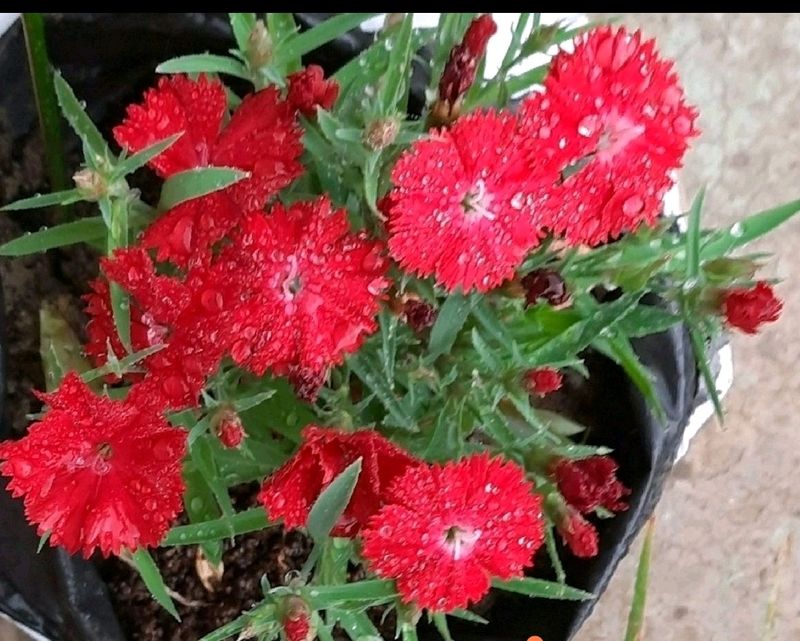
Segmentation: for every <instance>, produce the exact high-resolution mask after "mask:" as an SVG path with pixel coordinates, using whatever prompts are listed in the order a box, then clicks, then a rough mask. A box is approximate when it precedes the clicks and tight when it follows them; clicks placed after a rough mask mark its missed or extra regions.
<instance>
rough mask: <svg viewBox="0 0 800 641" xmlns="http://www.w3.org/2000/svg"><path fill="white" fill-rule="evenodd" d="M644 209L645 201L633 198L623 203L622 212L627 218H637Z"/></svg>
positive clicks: (637, 197)
mask: <svg viewBox="0 0 800 641" xmlns="http://www.w3.org/2000/svg"><path fill="white" fill-rule="evenodd" d="M643 208H644V200H642V198H641V196H631V197H630V198H628V199H626V200H625V202H623V203H622V211H623V212H625V214H626V215H627V216H635V215H636V214H638V213H639V212H641V211H642V209H643Z"/></svg>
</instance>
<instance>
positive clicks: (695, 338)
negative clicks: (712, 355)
mask: <svg viewBox="0 0 800 641" xmlns="http://www.w3.org/2000/svg"><path fill="white" fill-rule="evenodd" d="M684 319H686V317H684ZM689 339H690V340H691V343H692V351H693V352H694V359H695V361H697V369H699V370H700V376H702V378H703V382H704V383H705V386H706V391H707V392H708V395H709V397H710V398H711V402H712V403H713V404H714V412H715V413H716V415H717V418H718V419H719V420H720V422H722V421H723V420H724V414H723V411H722V399H721V398H720V397H719V392H718V391H717V381H716V380H715V379H714V373H713V372H712V371H711V365H710V364H709V362H708V350H707V349H706V339H705V337H704V336H703V334H702V332H701V331H700V329H699V328H698V327H697V326H695V325H694V324H693V323H691V322H690V323H689Z"/></svg>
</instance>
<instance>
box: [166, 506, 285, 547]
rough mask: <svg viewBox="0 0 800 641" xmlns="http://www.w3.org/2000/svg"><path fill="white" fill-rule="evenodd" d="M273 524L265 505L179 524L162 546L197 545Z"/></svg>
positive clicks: (254, 530) (170, 532)
mask: <svg viewBox="0 0 800 641" xmlns="http://www.w3.org/2000/svg"><path fill="white" fill-rule="evenodd" d="M271 525H273V524H272V523H270V522H269V521H268V520H267V513H266V512H265V511H264V508H263V507H254V508H250V509H249V510H245V511H244V512H238V513H236V514H234V515H233V516H223V517H220V518H218V519H214V520H212V521H205V522H203V523H192V524H191V525H178V526H176V527H174V528H172V529H171V530H170V531H169V532H168V533H167V536H166V537H165V538H164V540H163V541H162V542H161V546H162V547H169V546H172V545H197V544H198V543H207V542H209V541H219V540H221V539H224V538H229V537H233V536H238V535H240V534H247V533H249V532H256V531H258V530H263V529H265V528H267V527H270V526H271Z"/></svg>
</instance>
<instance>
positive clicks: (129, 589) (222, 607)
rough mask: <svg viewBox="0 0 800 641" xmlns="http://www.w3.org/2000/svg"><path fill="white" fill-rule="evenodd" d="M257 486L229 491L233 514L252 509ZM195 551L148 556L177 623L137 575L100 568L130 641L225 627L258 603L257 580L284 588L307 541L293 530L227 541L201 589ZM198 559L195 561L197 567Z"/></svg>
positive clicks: (171, 639)
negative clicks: (217, 573)
mask: <svg viewBox="0 0 800 641" xmlns="http://www.w3.org/2000/svg"><path fill="white" fill-rule="evenodd" d="M257 492H258V485H257V484H254V485H251V486H247V487H242V488H237V489H235V490H233V491H232V496H233V499H234V505H235V506H236V508H237V509H246V508H248V507H252V506H253V505H254V504H255V496H256V493H257ZM198 550H199V547H198V546H195V545H191V546H179V547H173V548H159V549H155V550H153V551H152V554H153V558H154V559H155V561H156V563H157V564H158V566H159V568H160V569H161V573H162V575H163V577H164V581H165V583H166V584H167V586H168V587H169V588H170V589H171V590H172V591H173V593H174V594H175V595H176V597H175V601H176V607H177V608H178V612H179V613H180V615H181V621H180V622H178V621H176V620H175V619H173V618H172V617H171V616H170V615H169V614H168V613H167V612H166V611H165V610H164V609H163V608H162V607H161V606H160V605H158V604H157V603H156V602H155V601H154V600H153V598H152V597H151V596H150V593H149V592H148V590H147V588H146V587H145V585H144V583H143V582H142V580H141V578H140V577H139V575H138V573H137V572H136V571H135V570H134V569H133V568H131V567H130V566H129V565H127V564H126V563H124V562H123V561H120V560H119V559H116V558H111V559H108V560H106V561H103V562H101V563H100V565H99V567H100V574H101V576H102V577H103V579H104V580H105V581H106V583H107V584H108V587H109V590H110V594H111V601H112V603H113V605H114V608H115V610H116V612H117V616H118V617H119V620H120V623H121V624H122V629H123V630H124V631H125V633H126V634H127V636H128V638H129V640H130V641H194V640H196V639H199V638H201V637H202V636H203V635H205V634H208V633H209V632H211V631H213V630H215V629H216V628H218V627H220V626H222V625H224V624H226V623H229V622H230V621H232V620H233V619H235V618H236V617H238V616H239V615H240V614H241V613H242V612H243V611H244V610H247V609H249V608H251V607H253V606H254V605H255V604H256V603H258V602H260V601H262V600H263V598H264V595H263V593H262V590H261V578H262V576H266V577H267V579H268V580H269V583H270V585H272V586H277V585H285V584H286V583H287V580H289V579H291V577H292V575H293V573H294V572H297V571H299V570H300V569H301V568H302V566H303V563H304V562H305V560H306V559H307V558H308V555H309V553H310V551H311V543H310V541H309V539H308V538H307V537H306V536H305V535H304V534H302V533H301V532H299V531H297V530H293V531H289V532H287V531H284V529H283V528H282V527H274V528H269V529H267V530H262V531H259V532H253V533H251V534H246V535H242V536H238V537H236V539H235V542H234V543H231V541H230V540H226V541H225V543H224V552H223V555H222V564H223V572H222V575H221V577H220V578H219V580H218V581H214V580H213V579H212V580H207V581H208V585H209V587H211V588H212V589H211V590H210V589H209V587H206V586H204V585H203V581H202V580H201V578H200V574H199V573H198ZM202 559H203V557H202V556H201V557H200V562H201V563H202Z"/></svg>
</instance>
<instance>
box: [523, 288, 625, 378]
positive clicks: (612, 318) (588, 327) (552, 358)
mask: <svg viewBox="0 0 800 641" xmlns="http://www.w3.org/2000/svg"><path fill="white" fill-rule="evenodd" d="M638 301H639V295H637V294H626V295H624V296H622V297H621V298H619V299H618V300H616V301H614V302H612V303H604V304H602V305H595V306H593V307H592V309H590V310H587V311H586V312H585V313H586V317H585V318H584V319H583V320H580V321H578V322H574V323H572V324H571V325H569V326H568V327H567V328H566V329H564V330H563V331H561V332H559V333H557V334H555V335H554V336H552V337H551V338H549V339H548V340H546V341H545V342H544V343H543V344H541V345H538V346H537V347H535V348H534V349H532V350H530V351H527V352H526V353H525V358H526V359H527V360H528V362H529V364H530V366H540V365H548V364H551V363H559V362H561V361H566V360H569V359H571V358H573V357H574V356H575V354H577V353H579V352H581V351H582V350H584V349H586V348H587V347H588V346H589V345H590V344H591V343H592V342H593V341H594V340H595V339H596V338H597V337H598V336H600V335H601V334H603V333H607V332H608V331H609V328H611V327H613V326H615V325H616V324H617V323H618V322H620V321H621V320H622V319H623V318H624V317H625V316H626V315H627V314H629V313H630V312H631V311H632V310H633V309H635V308H636V306H637V305H638ZM567 312H569V310H567ZM590 312H591V313H590ZM559 316H564V317H565V318H567V317H568V316H569V313H567V314H558V315H557V316H555V315H554V319H557V318H558V317H559Z"/></svg>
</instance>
